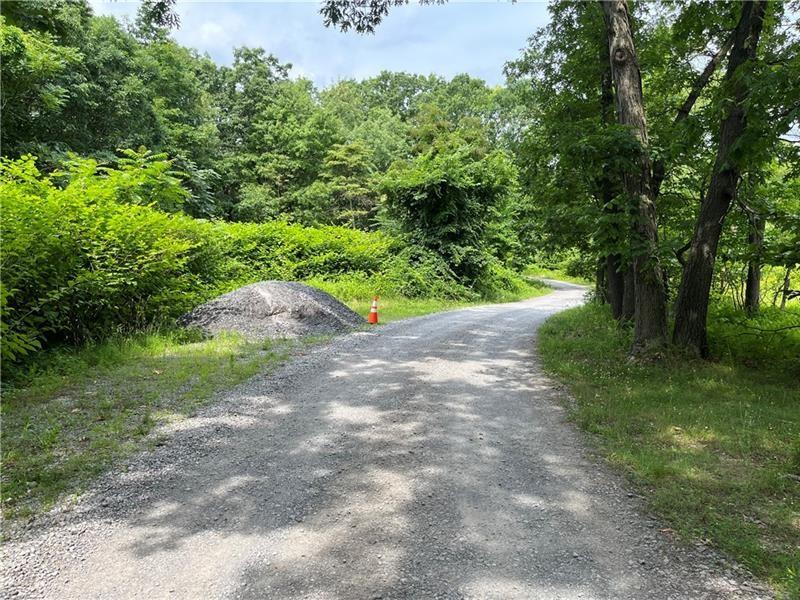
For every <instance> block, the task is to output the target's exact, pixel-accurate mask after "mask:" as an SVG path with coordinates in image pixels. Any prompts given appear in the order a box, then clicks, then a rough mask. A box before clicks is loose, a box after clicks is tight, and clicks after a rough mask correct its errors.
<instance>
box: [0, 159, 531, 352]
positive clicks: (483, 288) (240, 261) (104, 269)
mask: <svg viewBox="0 0 800 600" xmlns="http://www.w3.org/2000/svg"><path fill="white" fill-rule="evenodd" d="M170 166H171V165H170V163H169V162H168V161H166V160H164V158H163V157H153V156H150V155H148V154H147V153H142V154H139V153H129V161H128V162H127V163H124V164H121V165H119V166H118V167H117V168H111V167H99V166H98V165H97V163H96V162H95V161H93V160H90V159H78V158H72V159H71V160H70V162H69V165H68V167H67V169H66V170H64V171H56V172H54V173H52V174H50V175H46V176H45V175H42V174H41V173H40V172H39V171H38V170H37V168H36V167H35V165H34V159H33V158H32V157H25V158H22V159H20V160H17V161H5V162H4V163H3V165H2V169H3V171H2V174H0V195H1V196H2V201H1V202H2V211H3V217H4V218H3V224H2V236H3V282H2V285H3V324H4V333H5V335H6V339H5V343H4V344H3V351H4V358H6V359H8V360H11V361H14V360H15V359H20V358H22V357H24V355H26V354H29V353H30V352H31V351H33V350H35V349H37V348H39V347H41V346H42V345H43V344H44V345H52V344H54V343H63V342H69V343H81V342H85V341H87V340H101V339H103V338H104V337H106V336H108V335H111V334H114V333H124V332H132V331H136V330H138V329H142V328H144V327H152V326H161V325H164V324H168V323H170V321H171V320H172V319H174V318H176V317H177V316H179V315H180V314H182V313H183V312H186V311H188V310H189V309H191V308H192V307H194V306H196V305H197V304H199V303H200V302H202V301H204V300H206V299H208V298H210V297H212V296H215V295H218V294H220V293H223V292H226V291H230V290H231V289H234V288H237V287H239V286H241V285H244V284H246V283H250V282H253V281H258V280H267V279H281V280H301V281H302V280H307V281H309V282H310V283H311V284H315V285H317V286H318V287H322V288H323V289H329V290H331V291H333V292H335V293H336V295H338V296H340V297H342V298H344V299H345V300H356V299H361V300H367V299H369V298H371V297H372V295H373V294H379V295H388V296H395V297H406V298H426V299H430V300H434V299H441V300H449V301H451V302H454V301H468V300H477V299H479V298H483V299H499V298H502V297H505V296H514V295H520V294H524V293H525V292H526V291H527V289H528V288H529V287H530V286H529V285H528V284H526V283H525V282H524V281H523V280H522V279H521V278H520V277H519V276H518V275H516V274H514V273H513V272H511V271H508V270H504V269H503V268H502V267H501V266H499V265H496V264H493V265H489V266H488V267H487V268H486V269H484V271H483V272H478V271H476V272H473V273H471V274H470V276H465V275H463V274H462V276H461V277H459V276H458V275H457V274H456V273H454V272H453V270H452V269H451V268H450V265H449V264H448V262H447V260H446V259H444V258H442V257H441V255H440V254H439V253H437V252H435V251H433V250H430V249H426V248H425V247H422V246H418V245H414V244H409V243H405V242H402V241H401V240H400V239H398V238H392V237H389V236H387V235H385V234H383V233H380V232H372V233H370V232H363V231H359V230H353V229H348V228H344V227H334V226H328V227H322V228H316V229H314V228H307V227H303V226H300V225H293V224H289V223H286V222H282V221H274V222H270V223H264V224H237V223H223V222H209V221H201V220H197V219H193V218H192V217H189V216H185V215H181V214H168V213H165V212H164V211H162V210H159V208H158V207H157V206H155V204H156V202H157V201H161V202H166V201H167V199H169V198H174V201H175V202H178V201H179V200H180V199H181V198H182V196H183V195H185V191H184V189H183V188H182V187H181V185H180V180H179V179H178V178H177V175H176V174H175V173H173V172H172V171H170V170H169V169H170ZM468 286H469V287H468ZM476 288H477V289H476ZM478 290H480V291H478ZM12 364H13V363H12Z"/></svg>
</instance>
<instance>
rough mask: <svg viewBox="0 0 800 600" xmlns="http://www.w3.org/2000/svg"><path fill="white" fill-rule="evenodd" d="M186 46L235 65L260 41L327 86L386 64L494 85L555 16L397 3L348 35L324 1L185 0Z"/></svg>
mask: <svg viewBox="0 0 800 600" xmlns="http://www.w3.org/2000/svg"><path fill="white" fill-rule="evenodd" d="M91 4H92V6H93V7H94V10H95V14H108V15H114V16H116V17H120V18H124V17H126V16H127V17H129V18H131V19H133V18H134V17H135V15H136V9H137V7H138V2H131V1H127V2H126V1H116V2H109V1H107V0H91ZM177 10H178V13H179V15H180V18H181V26H180V29H178V30H177V31H174V32H173V36H174V37H175V39H176V40H177V41H178V42H179V43H181V44H183V45H184V46H190V47H192V48H196V49H198V50H199V51H200V52H207V53H208V54H209V55H210V56H211V58H213V59H214V61H215V62H217V63H219V64H230V63H231V62H232V60H233V49H234V48H235V47H238V46H260V47H262V48H264V49H265V50H266V51H267V52H270V53H272V54H274V55H275V56H276V57H277V58H278V59H279V60H280V61H281V62H289V63H292V66H293V68H292V74H293V76H295V77H299V76H303V77H307V78H309V79H311V80H313V81H314V83H315V84H316V85H317V86H319V87H325V86H328V85H331V84H333V83H335V82H337V81H339V80H341V79H347V78H355V79H363V78H365V77H370V76H373V75H377V74H378V73H380V72H381V71H382V70H390V71H407V72H410V73H420V74H423V75H427V74H429V73H435V74H437V75H443V76H445V77H448V78H449V77H452V76H453V75H456V74H458V73H469V74H470V75H472V76H474V77H480V78H481V79H484V80H485V81H486V82H487V83H489V84H490V85H496V84H500V83H502V82H503V81H504V78H503V65H504V64H505V62H506V61H509V60H513V59H515V58H517V57H518V56H519V54H520V50H521V49H522V48H523V47H525V46H526V42H527V39H528V37H530V36H531V35H532V34H533V33H534V32H535V31H536V30H537V29H538V28H539V27H541V26H543V25H545V24H546V23H547V20H548V14H547V5H546V3H545V2H516V3H513V4H512V3H511V2H509V1H505V0H504V1H501V2H490V1H486V2H465V1H461V2H450V3H448V4H443V5H429V6H420V5H418V4H409V5H406V6H399V7H394V8H392V9H391V11H390V13H389V16H388V17H387V18H386V19H385V20H384V21H383V23H381V25H379V26H378V28H377V30H376V32H375V33H374V34H371V35H370V34H367V35H364V34H358V33H355V32H352V31H348V32H347V33H342V32H340V31H338V30H336V29H332V28H331V29H328V28H326V27H325V26H324V25H323V24H322V16H321V15H320V14H319V4H318V3H317V2H268V1H253V0H250V1H244V2H242V1H239V2H237V1H229V2H205V1H196V0H195V1H193V2H180V1H179V3H178V6H177Z"/></svg>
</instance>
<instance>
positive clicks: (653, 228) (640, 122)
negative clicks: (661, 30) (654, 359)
mask: <svg viewBox="0 0 800 600" xmlns="http://www.w3.org/2000/svg"><path fill="white" fill-rule="evenodd" d="M602 5H603V15H604V17H605V22H606V30H607V34H608V52H609V56H610V62H611V73H612V75H613V78H614V86H615V88H616V99H617V118H618V120H619V123H620V124H622V125H627V126H629V127H630V128H631V129H632V131H633V133H634V135H635V136H636V138H637V139H638V140H639V143H640V144H641V153H640V156H639V160H638V165H637V168H636V169H635V170H633V171H631V172H629V173H627V175H626V176H625V181H624V184H625V191H626V192H627V195H628V197H629V198H630V199H631V201H632V202H633V208H634V209H635V211H634V212H635V218H634V223H633V228H632V232H631V247H632V253H633V276H634V307H635V310H634V336H633V338H634V339H633V347H632V348H631V353H632V354H634V355H636V354H641V353H643V352H647V351H649V350H651V349H657V348H659V347H661V346H664V345H665V343H666V338H667V306H666V296H665V294H664V278H663V274H662V272H661V266H660V264H659V261H658V227H657V224H656V208H655V204H654V203H653V197H652V190H651V189H650V157H649V155H648V150H647V147H648V138H647V123H646V121H645V116H644V100H643V98H642V77H641V73H640V72H639V62H638V59H637V57H636V48H635V46H634V44H633V35H632V33H631V27H630V19H629V16H628V5H627V2H626V1H625V0H603V1H602Z"/></svg>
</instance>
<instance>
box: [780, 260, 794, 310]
mask: <svg viewBox="0 0 800 600" xmlns="http://www.w3.org/2000/svg"><path fill="white" fill-rule="evenodd" d="M791 275H792V267H786V275H784V276H783V293H782V294H781V308H786V299H787V298H788V297H789V283H790V281H791V279H790V278H791Z"/></svg>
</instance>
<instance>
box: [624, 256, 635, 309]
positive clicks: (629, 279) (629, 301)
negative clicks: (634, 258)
mask: <svg viewBox="0 0 800 600" xmlns="http://www.w3.org/2000/svg"><path fill="white" fill-rule="evenodd" d="M633 280H634V276H633V265H630V266H628V268H627V269H625V274H624V275H623V286H622V319H621V320H622V321H630V320H632V319H633V316H634V313H635V312H636V288H635V286H634V284H633Z"/></svg>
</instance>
